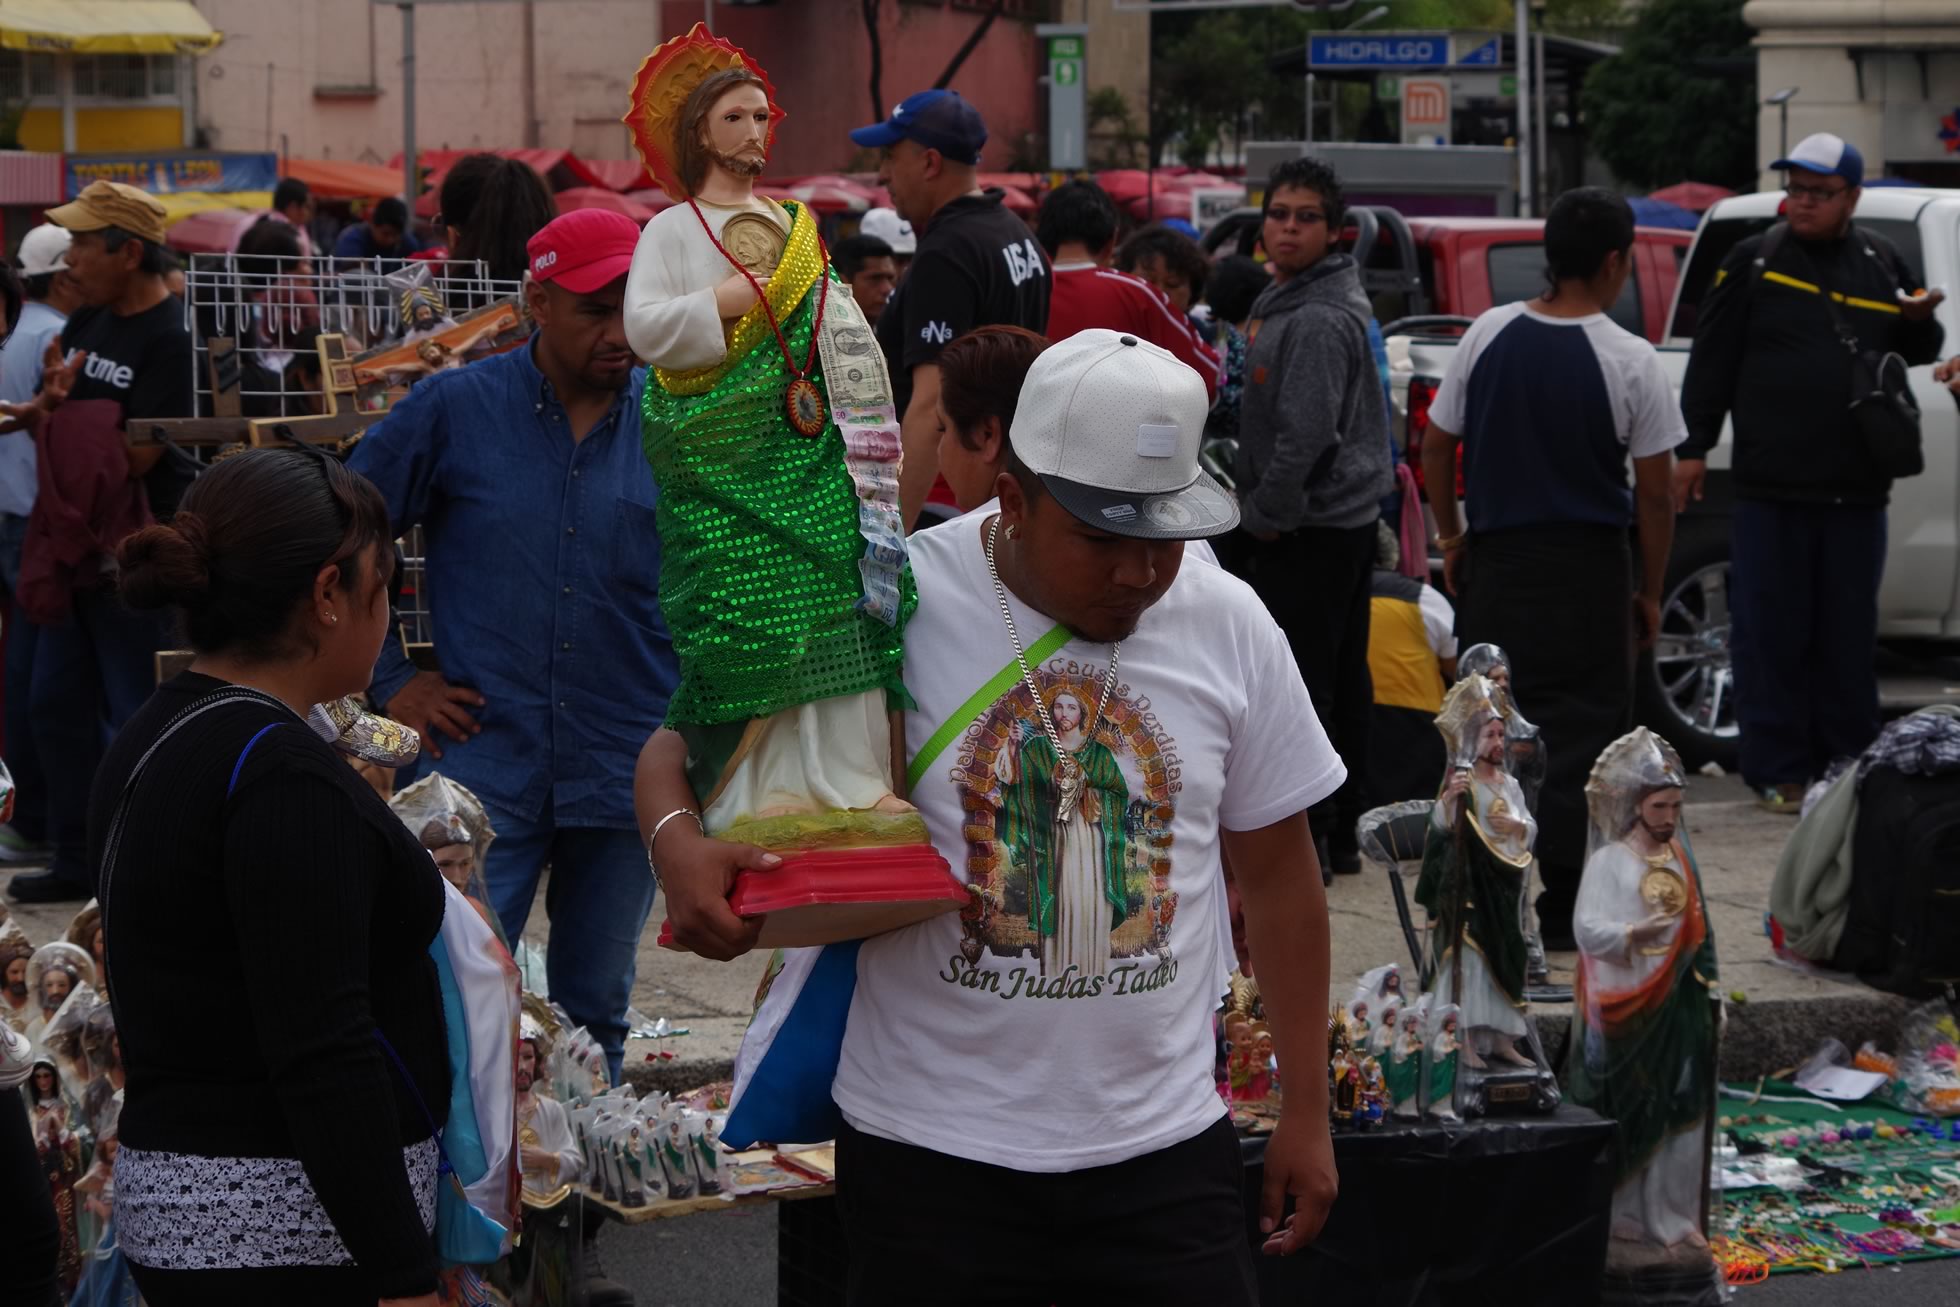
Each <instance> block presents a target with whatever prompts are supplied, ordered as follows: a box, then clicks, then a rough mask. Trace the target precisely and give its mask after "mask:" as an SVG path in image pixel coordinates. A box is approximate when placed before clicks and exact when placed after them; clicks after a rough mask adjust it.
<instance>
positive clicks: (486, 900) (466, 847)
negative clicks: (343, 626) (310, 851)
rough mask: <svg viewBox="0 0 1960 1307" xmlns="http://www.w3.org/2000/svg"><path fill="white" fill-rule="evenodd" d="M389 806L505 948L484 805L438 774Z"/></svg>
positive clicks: (401, 794) (410, 788) (403, 792)
mask: <svg viewBox="0 0 1960 1307" xmlns="http://www.w3.org/2000/svg"><path fill="white" fill-rule="evenodd" d="M388 806H389V807H390V808H392V809H394V811H395V815H396V816H397V817H400V818H401V819H402V824H403V825H405V826H407V827H408V829H409V830H410V831H412V832H413V833H414V835H415V838H416V839H417V841H419V842H420V843H421V845H422V847H423V848H425V849H427V850H428V851H429V856H430V857H431V858H433V859H435V864H436V870H437V871H440V872H441V873H442V878H443V879H444V880H446V881H448V882H449V883H450V884H451V885H454V886H455V887H456V890H457V892H458V893H460V894H461V895H462V896H463V897H464V898H466V899H468V900H469V901H470V905H471V906H472V907H474V908H475V909H476V910H477V914H478V915H479V916H481V917H482V918H483V919H484V920H485V921H487V922H488V923H490V929H491V931H492V932H494V933H495V934H496V936H497V939H498V940H499V941H501V942H503V943H504V944H505V945H506V946H508V944H509V941H508V940H505V939H504V927H503V922H502V920H501V919H500V918H499V917H498V916H497V913H496V909H495V907H494V906H493V905H492V904H491V902H490V889H489V886H488V885H487V884H486V883H485V881H484V879H483V869H484V867H485V866H487V865H488V860H489V857H490V845H491V844H492V842H494V841H495V840H496V838H497V832H496V831H494V830H492V829H491V827H490V817H489V815H488V814H487V813H486V812H485V811H484V810H483V803H482V801H481V800H479V799H478V798H477V797H476V795H474V794H472V793H471V792H470V790H469V789H468V787H466V786H463V785H458V784H457V783H456V782H455V781H452V780H450V779H449V778H448V777H446V776H444V775H442V774H441V773H440V772H436V773H432V774H430V775H428V776H424V777H423V778H422V779H421V780H419V781H416V782H415V783H414V784H413V785H410V786H407V787H406V788H404V789H403V790H401V792H399V793H398V794H396V795H395V797H394V798H392V799H390V800H389V801H388ZM539 1065H540V1066H543V1065H544V1064H543V1063H540V1064H539ZM554 1187H555V1186H554Z"/></svg>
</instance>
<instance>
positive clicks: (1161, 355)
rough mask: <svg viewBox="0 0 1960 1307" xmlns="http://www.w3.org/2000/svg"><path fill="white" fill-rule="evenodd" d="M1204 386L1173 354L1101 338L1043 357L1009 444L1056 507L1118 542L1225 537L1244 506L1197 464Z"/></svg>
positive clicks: (1106, 334) (1074, 341)
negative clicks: (1117, 538) (1124, 538)
mask: <svg viewBox="0 0 1960 1307" xmlns="http://www.w3.org/2000/svg"><path fill="white" fill-rule="evenodd" d="M1210 407H1211V404H1210V401H1209V399H1208V398H1207V397H1206V395H1205V383H1204V378H1202V377H1200V376H1199V375H1198V374H1197V373H1196V372H1195V371H1193V370H1192V369H1191V368H1190V367H1188V366H1186V365H1185V364H1184V363H1182V362H1179V361H1178V359H1177V358H1176V357H1175V356H1174V355H1172V354H1171V353H1170V352H1169V351H1168V350H1165V349H1160V348H1159V347H1158V346H1156V345H1152V344H1150V343H1149V342H1147V341H1142V340H1139V339H1137V338H1136V337H1135V336H1128V335H1122V334H1119V333H1117V332H1114V331H1108V330H1104V329H1101V328H1097V329H1095V330H1091V331H1083V332H1078V333H1076V334H1075V335H1073V336H1070V337H1069V338H1068V339H1066V340H1063V341H1060V342H1058V343H1056V344H1054V345H1050V346H1049V347H1048V348H1047V349H1045V350H1043V351H1042V352H1041V353H1040V354H1039V355H1038V356H1037V357H1036V358H1035V361H1034V366H1033V367H1031V368H1029V369H1028V376H1027V380H1026V381H1025V382H1024V383H1022V386H1021V398H1020V400H1019V402H1018V403H1017V404H1016V405H1015V409H1014V425H1013V428H1012V430H1010V431H1009V433H1008V440H1009V442H1010V443H1011V444H1012V445H1013V447H1014V454H1015V456H1016V457H1017V458H1019V459H1020V460H1021V462H1022V463H1023V464H1025V465H1026V466H1027V468H1028V470H1029V471H1031V472H1033V473H1035V474H1036V475H1037V476H1039V477H1040V478H1041V481H1042V484H1043V485H1044V486H1046V487H1047V488H1048V493H1049V494H1050V495H1052V496H1054V498H1055V501H1056V502H1057V503H1059V504H1060V505H1061V506H1062V507H1063V508H1066V509H1067V510H1068V511H1069V512H1070V513H1072V514H1074V515H1075V516H1076V517H1077V518H1079V519H1081V520H1082V521H1084V522H1087V523H1088V524H1089V525H1091V526H1093V527H1097V528H1099V529H1101V530H1104V531H1108V532H1110V533H1111V534H1113V535H1124V536H1137V537H1140V538H1143V539H1146V540H1197V539H1202V538H1204V537H1206V536H1215V535H1222V534H1224V533H1225V532H1227V531H1230V530H1231V529H1232V528H1233V527H1234V526H1237V525H1238V521H1239V506H1238V503H1237V502H1236V501H1235V500H1234V499H1233V498H1232V496H1231V495H1229V494H1228V493H1226V491H1225V489H1224V487H1222V486H1220V485H1219V484H1218V482H1216V481H1214V480H1213V479H1212V478H1211V476H1210V475H1209V474H1207V473H1206V472H1205V471H1204V469H1203V468H1201V467H1199V466H1198V447H1199V444H1200V442H1201V441H1202V440H1203V439H1204V431H1205V413H1206V411H1207V410H1208V409H1209V408H1210Z"/></svg>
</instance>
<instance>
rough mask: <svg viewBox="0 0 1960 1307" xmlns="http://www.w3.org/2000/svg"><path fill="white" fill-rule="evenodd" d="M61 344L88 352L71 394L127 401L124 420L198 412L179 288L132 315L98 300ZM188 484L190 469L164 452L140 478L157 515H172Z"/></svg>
mask: <svg viewBox="0 0 1960 1307" xmlns="http://www.w3.org/2000/svg"><path fill="white" fill-rule="evenodd" d="M61 349H62V353H63V354H70V353H73V352H74V351H75V350H83V351H85V352H86V353H87V354H88V359H87V361H86V362H84V363H83V364H82V370H81V372H80V373H79V374H78V375H77V376H76V377H75V388H74V389H73V390H72V391H70V392H69V398H70V399H108V400H114V401H115V402H116V403H118V404H120V405H122V410H123V422H124V424H125V425H128V424H129V423H131V422H133V421H135V420H137V419H139V418H187V417H194V416H196V414H197V396H196V393H195V389H194V387H193V385H192V381H191V333H190V331H189V329H188V328H186V327H185V326H184V302H183V301H182V300H180V299H178V298H177V297H176V296H174V295H169V296H165V297H164V298H163V299H162V300H161V301H159V302H158V303H157V304H156V305H155V306H154V307H153V308H148V309H145V310H143V311H142V312H141V313H132V314H129V315H128V316H127V317H119V316H118V315H116V314H115V313H112V312H111V311H109V310H108V309H106V308H101V307H90V308H85V309H81V310H79V311H77V312H76V313H75V315H74V316H73V317H71V318H69V319H68V325H67V326H66V327H65V328H63V329H62V333H61ZM189 485H190V475H189V474H188V473H187V472H186V471H185V470H184V469H183V468H181V467H180V466H179V465H178V460H176V459H174V458H172V457H171V456H170V455H168V454H165V455H164V457H163V460H162V461H161V462H159V463H158V464H157V465H156V467H155V468H153V469H152V470H151V471H150V473H149V475H148V476H146V477H144V478H143V487H144V489H145V490H147V491H148V492H149V495H150V511H151V512H152V513H155V514H156V516H157V519H158V520H159V521H161V520H163V519H166V518H168V517H169V516H170V515H171V514H173V513H175V512H176V511H177V501H178V500H180V499H182V498H183V497H184V491H185V489H186V488H187V487H189Z"/></svg>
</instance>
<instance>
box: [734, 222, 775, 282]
mask: <svg viewBox="0 0 1960 1307" xmlns="http://www.w3.org/2000/svg"><path fill="white" fill-rule="evenodd" d="M721 243H722V245H723V246H724V247H725V248H726V249H727V251H728V253H729V254H730V256H732V257H733V258H734V260H735V261H736V262H737V263H739V264H741V265H742V266H743V267H744V268H747V269H748V270H749V275H750V276H752V277H754V278H755V279H756V280H757V281H765V282H766V281H768V280H769V278H771V277H773V276H775V275H776V265H777V264H779V263H781V262H782V261H783V249H784V247H785V246H786V245H787V244H788V243H789V238H788V237H786V236H785V235H783V229H782V228H781V227H778V226H777V225H776V224H775V223H773V222H771V221H770V220H769V219H768V218H766V217H764V216H763V215H762V214H760V213H738V214H736V215H735V216H734V217H732V218H730V219H729V220H728V223H727V225H726V226H724V227H723V228H722V229H721Z"/></svg>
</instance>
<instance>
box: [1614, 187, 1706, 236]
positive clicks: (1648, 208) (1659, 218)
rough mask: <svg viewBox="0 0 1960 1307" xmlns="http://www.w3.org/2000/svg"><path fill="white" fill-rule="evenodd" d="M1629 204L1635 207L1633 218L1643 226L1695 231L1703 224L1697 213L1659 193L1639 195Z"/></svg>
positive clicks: (1628, 202) (1629, 201)
mask: <svg viewBox="0 0 1960 1307" xmlns="http://www.w3.org/2000/svg"><path fill="white" fill-rule="evenodd" d="M1627 204H1628V205H1629V206H1631V207H1632V209H1633V220H1634V221H1635V222H1636V223H1638V224H1639V225H1641V226H1642V227H1672V228H1674V229H1675V230H1677V231H1693V230H1694V229H1695V228H1697V227H1699V226H1701V218H1700V217H1699V216H1697V215H1696V214H1695V213H1693V212H1692V211H1690V210H1689V209H1687V208H1684V207H1683V206H1681V205H1679V204H1670V203H1668V202H1667V201H1666V200H1663V199H1661V198H1660V197H1659V196H1657V195H1637V196H1635V197H1634V198H1632V199H1630V200H1628V201H1627Z"/></svg>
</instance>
